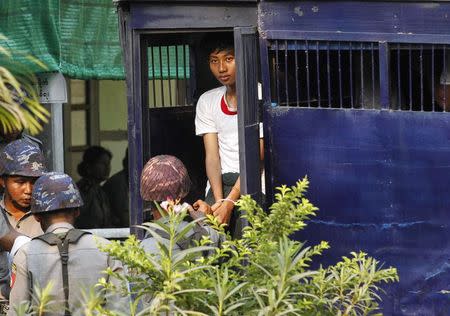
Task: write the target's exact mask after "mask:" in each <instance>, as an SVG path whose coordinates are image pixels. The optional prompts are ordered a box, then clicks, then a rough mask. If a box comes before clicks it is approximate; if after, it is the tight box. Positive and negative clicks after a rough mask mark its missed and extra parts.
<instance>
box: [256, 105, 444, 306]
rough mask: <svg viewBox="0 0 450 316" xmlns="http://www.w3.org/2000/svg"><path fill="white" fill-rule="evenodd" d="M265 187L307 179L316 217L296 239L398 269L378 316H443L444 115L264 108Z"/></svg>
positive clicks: (330, 256) (331, 258) (332, 256)
mask: <svg viewBox="0 0 450 316" xmlns="http://www.w3.org/2000/svg"><path fill="white" fill-rule="evenodd" d="M266 111H267V112H266V118H267V121H266V122H265V127H268V128H266V130H265V135H266V141H268V142H269V143H270V144H269V148H270V155H271V157H272V162H273V163H272V169H271V170H270V172H269V173H270V174H271V179H273V183H272V184H273V185H280V184H293V183H294V182H295V181H296V180H297V179H299V178H301V177H303V176H304V175H308V177H309V179H310V180H311V187H310V190H309V193H308V197H309V198H310V200H312V201H313V203H315V204H316V205H317V206H318V207H319V208H320V211H319V213H318V216H317V217H316V218H314V219H313V220H312V221H311V223H310V224H309V226H308V228H307V230H306V231H304V232H301V233H299V234H298V235H297V236H296V238H299V239H301V240H308V241H309V242H310V243H312V244H315V243H318V242H319V241H320V240H328V241H330V242H331V250H330V251H328V252H327V254H326V255H325V256H324V257H323V260H325V261H324V263H325V264H330V263H334V262H336V260H337V259H338V258H339V257H340V256H342V255H345V254H348V253H349V251H353V250H355V251H357V250H363V251H366V252H368V253H369V254H370V255H371V256H374V257H376V258H377V259H379V260H380V261H381V262H384V263H385V265H392V266H395V267H397V268H398V271H399V274H400V284H397V285H394V286H391V287H389V288H388V290H387V293H386V295H384V297H383V299H384V302H383V304H382V305H383V308H384V311H383V312H384V314H385V315H449V314H450V299H449V297H448V295H445V294H442V293H440V292H439V291H441V290H448V289H449V285H450V262H449V256H450V255H449V253H450V216H448V212H449V211H450V194H449V191H448V188H449V184H450V141H449V140H450V115H448V114H447V113H431V112H400V111H376V110H339V109H336V110H332V109H323V110H319V109H304V108H281V107H273V108H271V107H269V108H266Z"/></svg>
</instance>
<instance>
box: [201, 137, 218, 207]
mask: <svg viewBox="0 0 450 316" xmlns="http://www.w3.org/2000/svg"><path fill="white" fill-rule="evenodd" d="M203 144H204V146H205V167H206V175H207V176H208V180H209V184H210V186H211V190H212V193H213V196H214V201H215V202H217V201H219V200H221V199H223V192H222V189H223V187H222V170H221V166H220V156H219V140H218V137H217V134H216V133H207V134H205V135H203Z"/></svg>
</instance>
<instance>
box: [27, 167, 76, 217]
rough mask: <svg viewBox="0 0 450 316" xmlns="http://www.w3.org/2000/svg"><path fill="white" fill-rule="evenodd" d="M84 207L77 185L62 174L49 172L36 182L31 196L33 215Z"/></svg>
mask: <svg viewBox="0 0 450 316" xmlns="http://www.w3.org/2000/svg"><path fill="white" fill-rule="evenodd" d="M81 206H83V200H82V198H81V195H80V191H79V190H78V187H77V185H76V184H75V182H74V181H73V180H72V178H71V177H70V176H68V175H67V174H65V173H62V172H49V173H46V174H44V175H43V176H42V177H40V178H39V179H37V180H36V182H35V183H34V187H33V193H32V196H31V213H33V214H37V213H44V212H51V211H55V210H60V209H69V208H76V207H81Z"/></svg>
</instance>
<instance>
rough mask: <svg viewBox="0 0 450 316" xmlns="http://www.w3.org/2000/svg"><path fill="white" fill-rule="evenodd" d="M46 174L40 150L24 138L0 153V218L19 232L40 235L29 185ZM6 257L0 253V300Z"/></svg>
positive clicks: (6, 284) (4, 286)
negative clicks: (33, 214)
mask: <svg viewBox="0 0 450 316" xmlns="http://www.w3.org/2000/svg"><path fill="white" fill-rule="evenodd" d="M45 171H46V168H45V159H44V155H43V154H42V152H41V150H40V149H39V148H38V147H37V146H36V145H35V144H34V143H32V142H30V141H29V140H26V139H19V140H15V141H12V142H10V143H8V144H7V145H6V146H5V147H4V148H3V150H2V151H1V152H0V175H1V178H0V184H1V185H2V186H3V188H4V189H5V192H4V194H3V196H2V198H1V199H0V217H2V218H5V219H7V220H8V222H9V223H10V224H11V226H12V227H13V228H14V229H15V230H16V231H17V232H19V233H21V234H24V235H27V236H31V237H34V236H38V235H40V234H42V233H43V231H42V229H41V226H40V225H39V223H38V222H37V221H36V220H35V219H34V218H33V216H31V213H30V203H31V192H32V189H33V184H34V182H35V181H36V179H37V178H38V177H40V176H41V175H42V174H43V173H44V172H45ZM8 261H9V259H8V254H7V253H6V252H5V251H1V250H0V299H3V300H5V299H7V298H8V297H9V290H10V288H9V283H10V281H9V274H10V273H9V264H8Z"/></svg>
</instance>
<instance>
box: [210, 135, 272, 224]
mask: <svg viewBox="0 0 450 316" xmlns="http://www.w3.org/2000/svg"><path fill="white" fill-rule="evenodd" d="M259 156H260V161H261V166H260V167H261V172H262V170H263V168H264V164H263V160H264V139H263V138H260V139H259ZM240 178H241V177H239V178H237V180H236V183H235V184H234V186H233V188H232V189H231V191H230V193H229V194H228V196H227V197H226V198H225V199H224V200H222V201H221V202H220V203H216V204H214V205H213V206H212V207H211V210H212V211H213V212H214V216H215V217H216V218H217V220H218V221H219V222H220V223H222V224H223V223H227V224H228V223H229V221H230V218H231V212H232V211H233V208H234V202H236V201H237V200H239V198H240V197H241V181H240ZM216 201H217V200H216Z"/></svg>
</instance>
